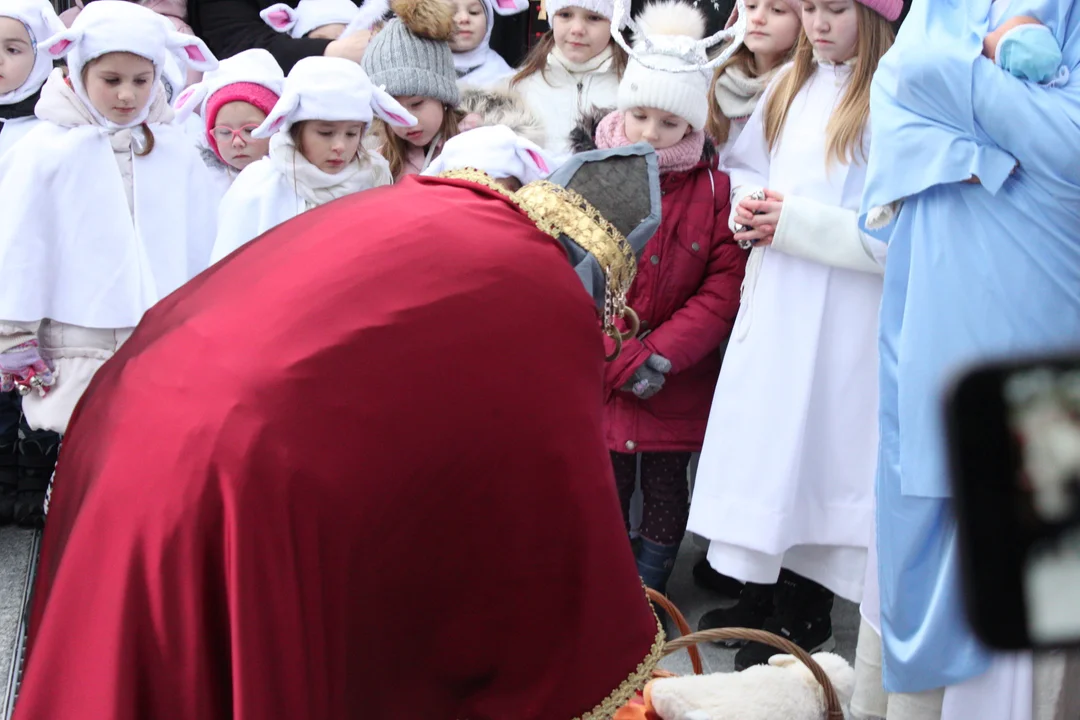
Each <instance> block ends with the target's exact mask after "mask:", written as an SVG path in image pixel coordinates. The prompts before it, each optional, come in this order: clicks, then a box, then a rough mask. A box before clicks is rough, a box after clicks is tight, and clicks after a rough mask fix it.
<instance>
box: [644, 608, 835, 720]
mask: <svg viewBox="0 0 1080 720" xmlns="http://www.w3.org/2000/svg"><path fill="white" fill-rule="evenodd" d="M646 592H647V594H648V596H649V600H651V601H652V602H653V603H654V604H655V605H658V606H659V607H661V608H663V609H664V610H665V611H666V612H667V614H668V615H669V616H670V617H671V618H672V619H673V620H674V621H675V624H676V625H677V626H678V628H679V634H680V635H681V637H678V638H675V639H674V640H671V641H669V642H668V643H667V645H665V646H664V655H665V656H667V655H671V654H673V653H676V652H678V651H679V650H683V649H685V650H686V651H687V653H688V654H689V655H690V665H691V667H692V668H693V670H694V674H695V675H701V674H702V673H703V669H702V665H701V654H700V653H699V652H698V649H697V644H698V643H701V642H718V641H720V640H747V641H750V642H759V643H763V644H765V645H771V646H773V647H774V648H777V649H778V650H782V651H784V652H786V653H788V654H789V655H794V656H795V657H796V658H798V659H799V661H800V662H802V664H803V665H805V666H806V667H807V668H808V669H809V670H810V672H811V673H812V674H813V675H814V678H815V679H816V680H817V681H818V682H819V683H821V688H822V690H824V691H825V718H824V720H844V711H843V709H842V708H841V705H840V697H839V696H838V695H837V694H836V688H834V687H833V684H832V681H831V680H829V676H828V675H826V674H825V671H824V670H822V669H821V666H820V665H818V664H817V662H816V661H815V660H814V659H813V658H812V657H810V654H809V653H808V652H806V651H805V650H803V649H802V648H801V647H799V646H798V645H796V644H795V643H793V642H791V641H789V640H786V639H784V638H782V637H780V636H779V635H774V634H773V633H770V632H765V631H764V630H750V629H748V628H723V629H718V630H702V631H701V632H696V633H692V632H690V625H689V624H688V623H687V622H686V618H685V617H684V616H683V614H682V613H681V612H679V609H678V608H677V607H675V605H674V604H672V602H671V601H670V600H668V599H667V598H666V597H664V596H663V595H661V594H660V593H658V592H656V591H655V590H651V589H647V590H646ZM653 676H654V677H657V678H663V677H673V676H674V673H670V672H668V671H666V670H659V669H657V670H656V671H654V673H653Z"/></svg>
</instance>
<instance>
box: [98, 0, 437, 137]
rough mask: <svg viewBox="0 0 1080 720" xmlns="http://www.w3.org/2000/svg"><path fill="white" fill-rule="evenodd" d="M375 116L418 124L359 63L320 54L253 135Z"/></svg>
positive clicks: (290, 81) (291, 79) (293, 78)
mask: <svg viewBox="0 0 1080 720" xmlns="http://www.w3.org/2000/svg"><path fill="white" fill-rule="evenodd" d="M97 2H106V0H97ZM376 115H377V116H378V117H381V118H382V119H383V120H385V121H386V122H388V123H389V124H391V125H397V126H398V127H412V126H413V125H415V124H416V118H414V117H413V116H412V115H410V114H409V111H408V110H406V109H405V108H403V107H402V106H401V105H400V104H398V101H397V100H395V99H394V98H393V97H391V96H390V94H389V93H387V92H386V91H385V90H383V89H382V88H379V87H376V86H375V85H374V84H372V82H371V78H369V77H368V76H367V73H366V72H364V70H363V68H361V67H360V65H359V64H357V63H355V62H353V61H352V60H346V59H344V58H334V57H325V56H322V55H317V56H314V57H306V58H304V59H303V60H301V61H300V62H298V63H296V65H294V66H293V69H292V71H291V72H290V73H289V75H288V77H286V78H285V89H284V91H283V92H282V93H281V99H280V100H278V101H277V104H276V105H274V109H273V110H271V111H270V114H269V115H267V116H266V120H264V121H263V123H262V125H260V126H259V127H258V128H256V129H255V130H254V131H253V132H252V133H251V134H252V135H253V136H254V137H257V138H265V137H270V136H271V135H273V134H274V133H276V132H278V131H279V130H281V131H287V130H288V129H289V128H290V127H292V126H293V125H295V124H296V123H298V122H301V121H303V120H327V121H331V122H332V121H335V120H352V121H356V122H362V123H369V122H371V120H372V118H373V117H375V116H376Z"/></svg>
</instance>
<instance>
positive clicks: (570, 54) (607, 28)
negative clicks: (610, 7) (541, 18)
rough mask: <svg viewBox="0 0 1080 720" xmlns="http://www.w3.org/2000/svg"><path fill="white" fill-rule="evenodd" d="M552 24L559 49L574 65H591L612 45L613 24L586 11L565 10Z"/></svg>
mask: <svg viewBox="0 0 1080 720" xmlns="http://www.w3.org/2000/svg"><path fill="white" fill-rule="evenodd" d="M551 23H552V24H551V29H552V31H553V32H554V33H555V47H557V48H559V50H561V51H562V54H563V55H565V56H566V57H567V59H568V60H570V61H571V62H576V63H583V62H588V61H589V60H592V59H593V58H594V57H596V56H597V55H599V54H600V53H601V52H603V50H604V48H606V47H607V46H608V43H609V42H611V21H610V20H608V19H607V18H606V17H604V16H603V15H597V14H596V13H594V12H591V11H589V10H585V9H584V8H579V7H566V8H563V9H562V10H560V11H559V12H557V13H555V17H553V18H552V19H551Z"/></svg>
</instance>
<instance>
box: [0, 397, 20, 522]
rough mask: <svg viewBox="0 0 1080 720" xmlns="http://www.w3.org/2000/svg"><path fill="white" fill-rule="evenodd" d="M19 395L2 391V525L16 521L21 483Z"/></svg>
mask: <svg viewBox="0 0 1080 720" xmlns="http://www.w3.org/2000/svg"><path fill="white" fill-rule="evenodd" d="M20 417H22V408H21V407H20V403H19V396H18V395H16V394H15V393H13V392H9V393H0V525H10V524H11V523H13V522H14V521H15V490H16V488H17V487H18V485H19V470H18V452H19V418H20Z"/></svg>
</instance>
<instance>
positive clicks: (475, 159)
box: [420, 125, 554, 185]
mask: <svg viewBox="0 0 1080 720" xmlns="http://www.w3.org/2000/svg"><path fill="white" fill-rule="evenodd" d="M552 167H554V164H553V163H552V162H551V158H549V157H548V155H547V154H546V153H545V152H544V151H543V150H542V149H541V148H540V146H538V145H536V144H534V143H532V142H529V141H528V140H526V139H525V138H523V137H521V136H520V135H518V134H517V133H515V132H514V131H513V130H511V129H510V128H508V127H506V126H505V125H490V126H486V127H478V128H476V129H474V130H467V131H465V132H463V133H461V134H460V135H455V136H454V137H452V138H450V139H449V140H447V141H446V144H445V145H443V149H442V152H441V153H440V154H439V157H437V158H435V159H434V160H432V161H431V164H430V165H428V167H427V169H426V170H424V172H422V173H420V174H421V175H439V174H440V173H443V172H446V171H447V170H461V169H463V168H476V169H477V170H483V171H484V172H486V173H487V174H488V175H490V176H491V177H493V178H508V177H512V178H517V179H518V180H520V181H521V184H522V185H527V184H529V183H531V182H532V181H534V180H543V179H544V178H546V177H547V176H548V173H549V172H551V168H552Z"/></svg>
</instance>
